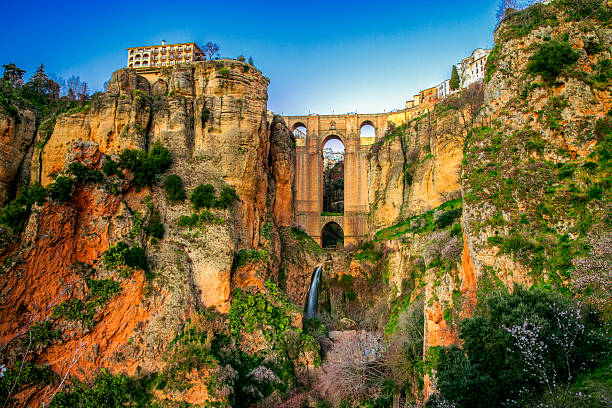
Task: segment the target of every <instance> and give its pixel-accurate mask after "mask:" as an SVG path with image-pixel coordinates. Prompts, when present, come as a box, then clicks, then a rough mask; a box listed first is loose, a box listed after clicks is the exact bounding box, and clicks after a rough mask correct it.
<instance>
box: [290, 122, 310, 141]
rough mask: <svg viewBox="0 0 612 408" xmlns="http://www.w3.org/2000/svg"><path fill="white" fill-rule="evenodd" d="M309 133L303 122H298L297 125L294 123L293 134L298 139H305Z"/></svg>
mask: <svg viewBox="0 0 612 408" xmlns="http://www.w3.org/2000/svg"><path fill="white" fill-rule="evenodd" d="M307 134H308V129H307V128H306V125H304V124H303V123H302V122H297V123H296V124H295V125H293V135H294V136H295V138H296V139H304V138H305V137H306V135H307Z"/></svg>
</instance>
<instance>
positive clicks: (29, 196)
mask: <svg viewBox="0 0 612 408" xmlns="http://www.w3.org/2000/svg"><path fill="white" fill-rule="evenodd" d="M46 199H47V190H45V188H44V187H43V186H41V185H40V184H39V183H34V184H32V185H30V186H29V187H27V188H25V189H24V190H23V191H22V192H21V193H20V194H19V196H17V198H16V199H14V200H13V201H11V202H10V203H9V204H8V205H6V206H5V207H4V208H2V209H1V210H0V224H2V225H5V226H7V227H9V228H10V229H11V230H13V231H14V232H21V231H23V230H24V228H25V225H26V223H27V221H28V218H29V217H30V209H31V208H32V205H34V203H36V204H43V203H44V202H45V200H46Z"/></svg>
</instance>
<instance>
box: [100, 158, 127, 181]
mask: <svg viewBox="0 0 612 408" xmlns="http://www.w3.org/2000/svg"><path fill="white" fill-rule="evenodd" d="M102 172H103V173H104V174H106V175H107V176H108V177H111V176H117V177H123V173H121V170H119V163H117V162H116V161H114V160H113V159H111V158H109V159H108V160H107V161H106V163H104V166H103V167H102Z"/></svg>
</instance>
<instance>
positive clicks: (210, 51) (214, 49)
mask: <svg viewBox="0 0 612 408" xmlns="http://www.w3.org/2000/svg"><path fill="white" fill-rule="evenodd" d="M204 54H206V56H207V57H208V59H213V57H218V56H219V46H218V45H217V44H215V43H214V42H211V41H209V42H207V43H206V45H204Z"/></svg>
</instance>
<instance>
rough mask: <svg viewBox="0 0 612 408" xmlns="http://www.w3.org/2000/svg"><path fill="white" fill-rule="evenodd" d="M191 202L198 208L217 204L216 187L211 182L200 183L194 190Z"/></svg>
mask: <svg viewBox="0 0 612 408" xmlns="http://www.w3.org/2000/svg"><path fill="white" fill-rule="evenodd" d="M190 200H191V203H192V204H193V207H194V208H195V209H196V210H199V209H200V208H211V207H214V206H215V188H214V187H213V186H212V185H211V184H200V185H199V186H197V187H196V188H195V189H194V190H193V191H192V192H191V197H190Z"/></svg>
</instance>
